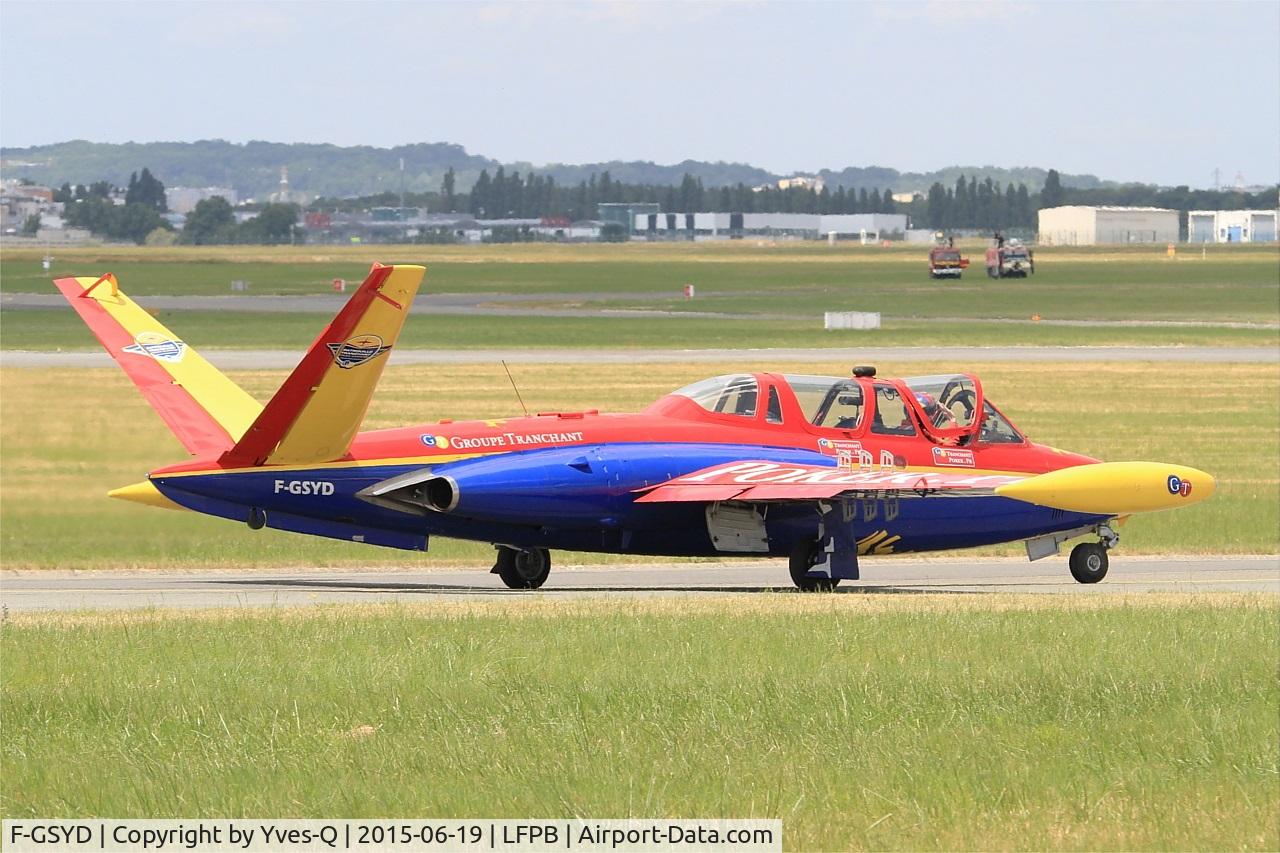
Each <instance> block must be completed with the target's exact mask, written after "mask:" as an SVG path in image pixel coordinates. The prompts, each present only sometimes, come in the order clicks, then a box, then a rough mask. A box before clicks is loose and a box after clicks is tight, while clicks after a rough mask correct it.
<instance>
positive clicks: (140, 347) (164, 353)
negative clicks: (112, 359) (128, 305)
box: [124, 332, 187, 364]
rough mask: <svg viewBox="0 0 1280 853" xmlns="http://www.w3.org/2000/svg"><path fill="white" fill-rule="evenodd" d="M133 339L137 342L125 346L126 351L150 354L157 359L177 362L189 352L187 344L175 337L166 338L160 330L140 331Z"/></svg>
mask: <svg viewBox="0 0 1280 853" xmlns="http://www.w3.org/2000/svg"><path fill="white" fill-rule="evenodd" d="M133 340H134V341H135V343H132V344H130V345H129V346H127V347H125V348H124V351H125V352H128V353H133V354H134V355H146V356H150V357H151V358H154V359H155V360H156V361H167V362H169V363H170V364H177V363H178V362H180V361H182V357H183V356H185V355H186V354H187V345H186V344H184V343H183V342H182V341H180V340H177V339H175V338H166V337H165V336H164V335H162V334H160V333H159V332H139V333H138V334H136V335H134V338H133Z"/></svg>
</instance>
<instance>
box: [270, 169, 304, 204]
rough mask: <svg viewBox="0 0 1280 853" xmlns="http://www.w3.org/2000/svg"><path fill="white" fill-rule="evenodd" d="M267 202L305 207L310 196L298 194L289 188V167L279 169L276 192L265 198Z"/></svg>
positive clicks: (302, 193)
mask: <svg viewBox="0 0 1280 853" xmlns="http://www.w3.org/2000/svg"><path fill="white" fill-rule="evenodd" d="M267 201H269V202H272V203H273V204H299V205H306V204H307V203H308V202H309V201H311V196H310V195H308V194H307V193H304V192H299V191H297V190H294V189H290V188H289V167H288V166H281V167H280V184H279V186H277V187H276V191H275V192H273V193H271V194H270V195H269V196H267Z"/></svg>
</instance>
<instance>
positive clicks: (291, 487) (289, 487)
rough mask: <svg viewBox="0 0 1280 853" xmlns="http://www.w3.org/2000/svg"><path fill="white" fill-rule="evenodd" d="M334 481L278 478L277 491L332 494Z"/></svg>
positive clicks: (294, 493) (298, 493)
mask: <svg viewBox="0 0 1280 853" xmlns="http://www.w3.org/2000/svg"><path fill="white" fill-rule="evenodd" d="M333 491H334V488H333V483H331V482H329V481H328V480H276V483H275V493H276V494H277V495H278V494H280V493H281V492H288V493H289V494H291V495H331V494H333Z"/></svg>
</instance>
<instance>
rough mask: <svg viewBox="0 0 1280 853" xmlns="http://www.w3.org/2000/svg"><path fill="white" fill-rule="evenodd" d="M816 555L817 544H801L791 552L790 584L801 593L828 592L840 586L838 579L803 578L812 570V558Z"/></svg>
mask: <svg viewBox="0 0 1280 853" xmlns="http://www.w3.org/2000/svg"><path fill="white" fill-rule="evenodd" d="M817 555H818V543H817V542H801V543H800V544H799V545H797V546H796V547H795V548H793V549H792V551H791V559H790V561H789V563H788V567H789V568H790V569H791V582H792V583H794V584H795V585H796V588H797V589H799V590H800V591H801V592H830V591H831V590H833V589H835V588H836V587H838V586H839V585H840V579H839V578H810V577H805V575H807V574H808V573H809V569H811V568H813V563H814V558H815V557H816V556H817Z"/></svg>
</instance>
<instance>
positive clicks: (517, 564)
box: [492, 546, 551, 589]
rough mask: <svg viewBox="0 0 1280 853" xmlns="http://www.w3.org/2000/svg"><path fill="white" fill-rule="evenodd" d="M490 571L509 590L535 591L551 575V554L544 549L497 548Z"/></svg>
mask: <svg viewBox="0 0 1280 853" xmlns="http://www.w3.org/2000/svg"><path fill="white" fill-rule="evenodd" d="M492 571H493V574H495V575H497V576H498V577H500V578H502V582H503V583H504V584H506V585H507V586H508V587H510V588H511V589H537V588H538V587H540V586H542V585H543V584H544V583H546V580H547V575H549V574H551V552H550V551H548V550H547V549H546V548H530V549H528V550H520V549H518V548H505V547H502V546H499V547H498V559H497V561H496V562H494V564H493V570H492Z"/></svg>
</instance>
